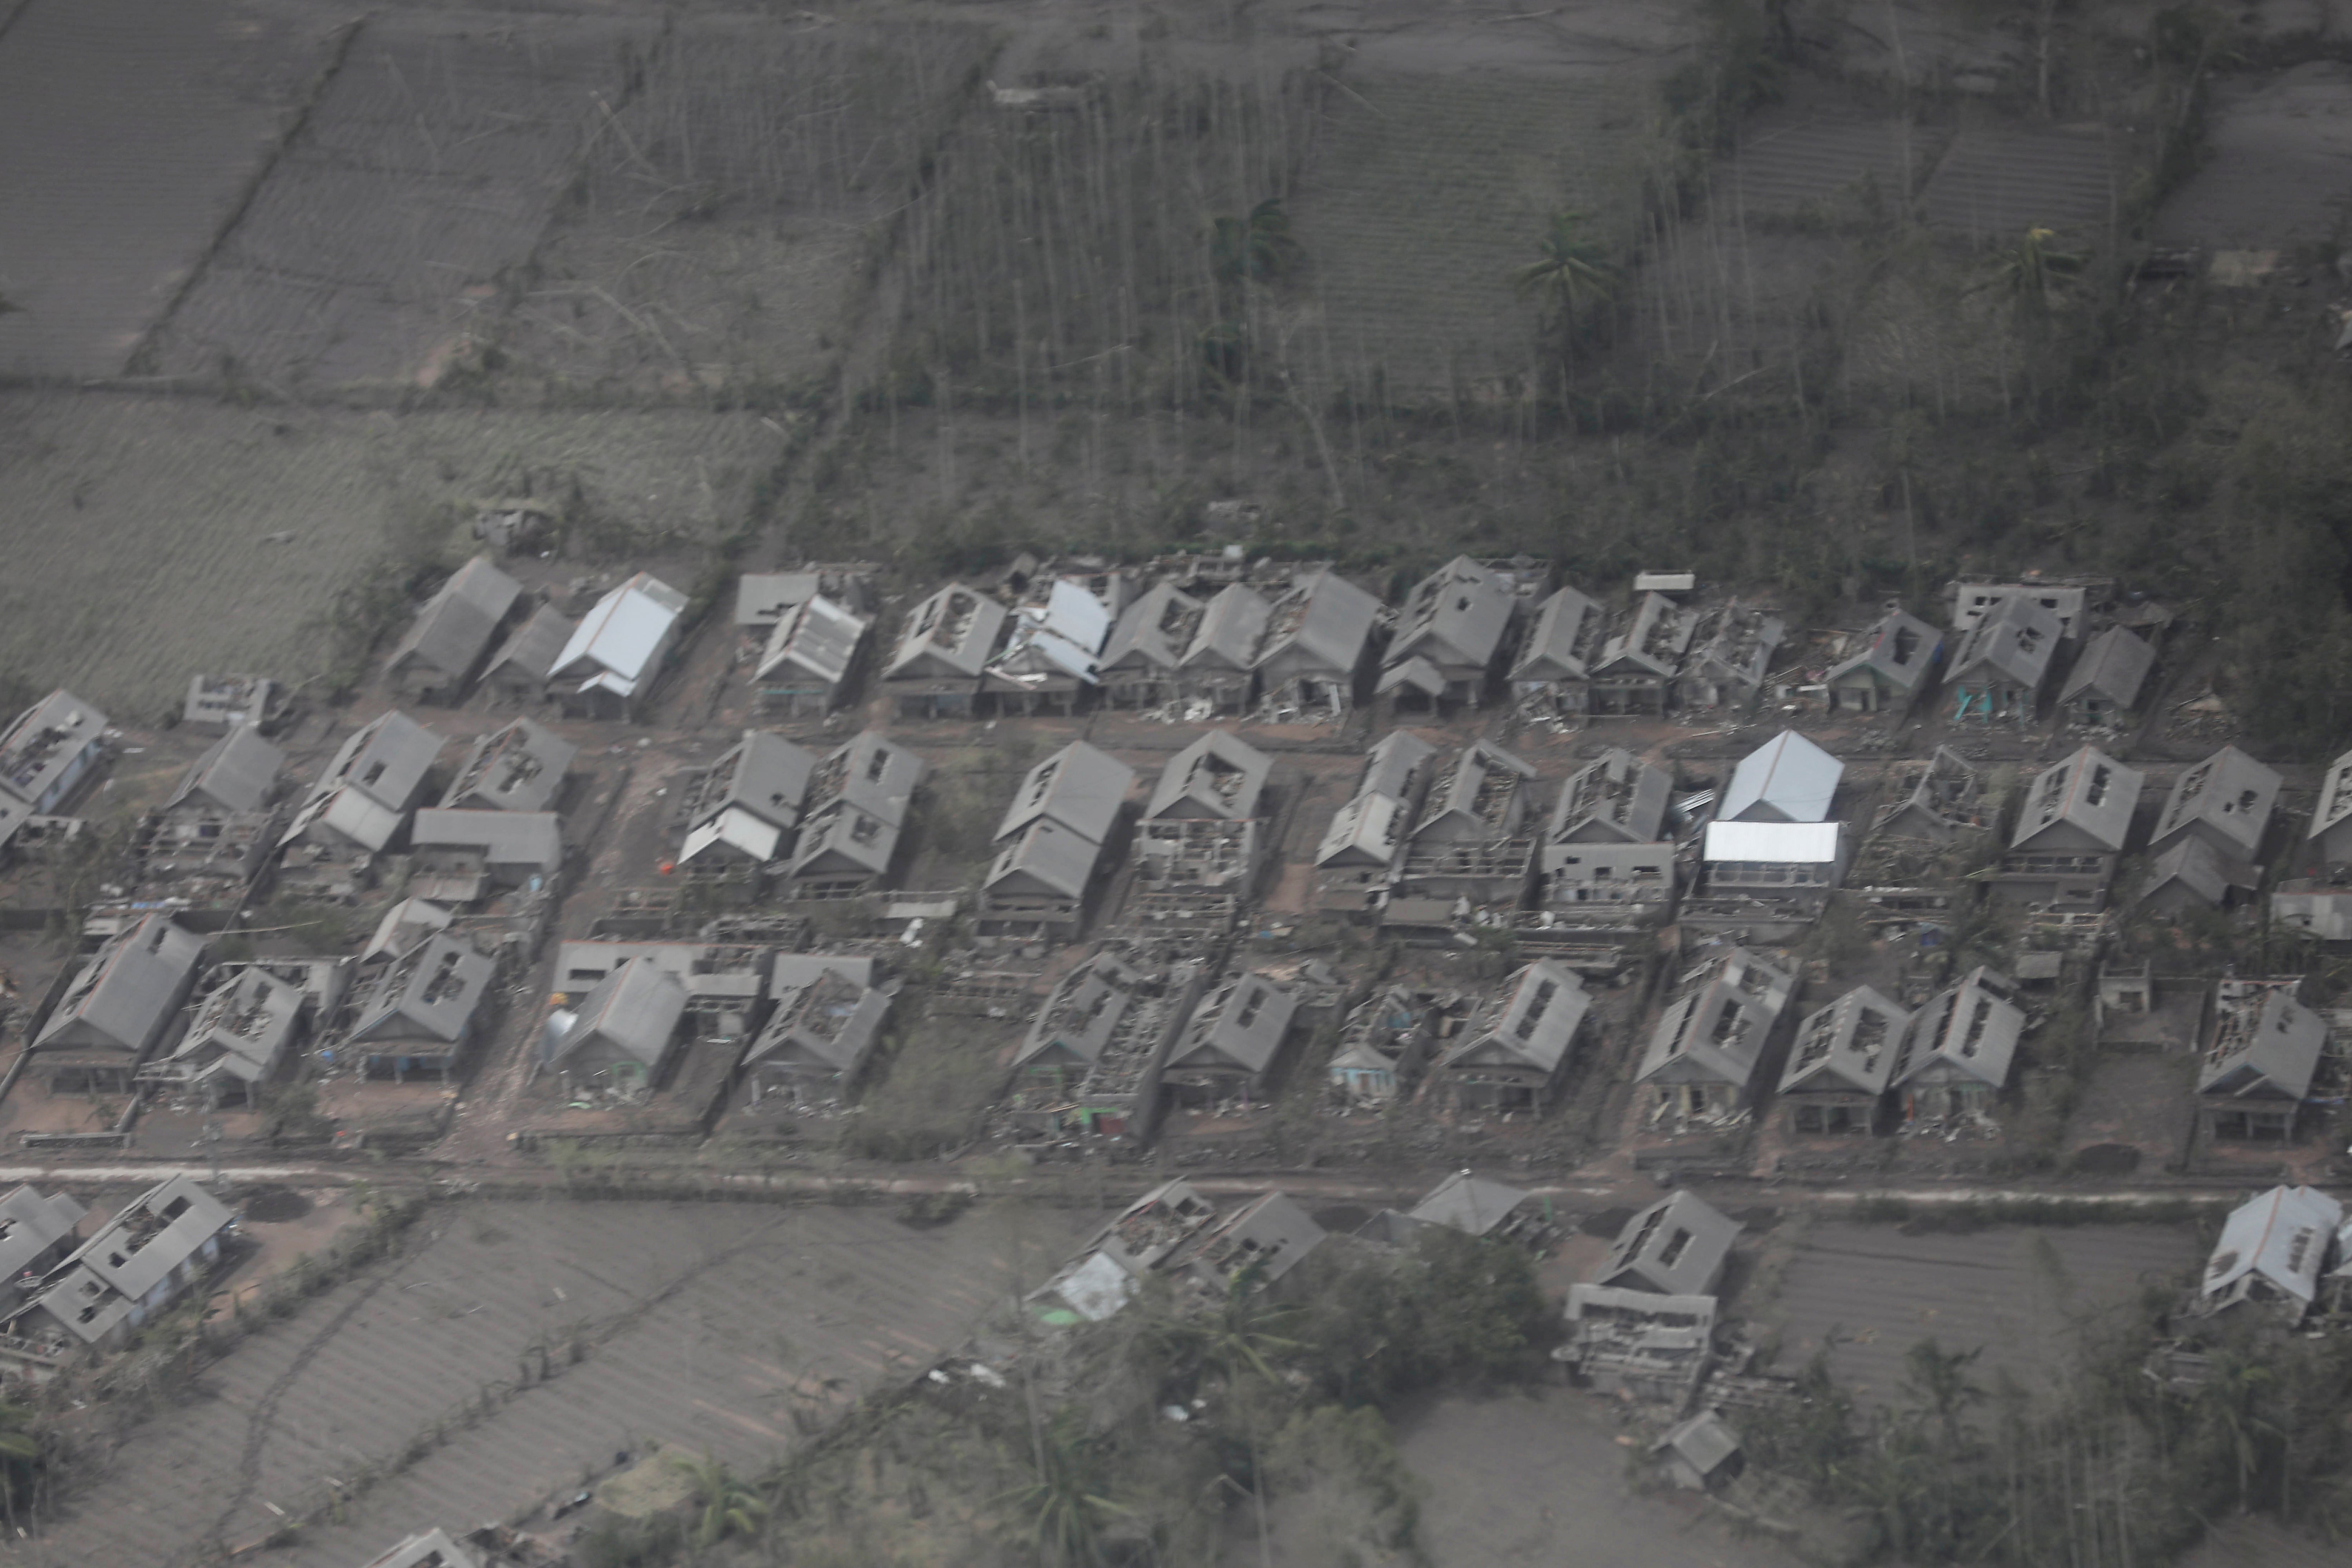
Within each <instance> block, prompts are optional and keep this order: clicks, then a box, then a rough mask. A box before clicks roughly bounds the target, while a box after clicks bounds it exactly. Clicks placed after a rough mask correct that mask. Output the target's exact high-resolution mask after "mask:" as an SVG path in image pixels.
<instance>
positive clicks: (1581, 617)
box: [1510, 588, 1609, 719]
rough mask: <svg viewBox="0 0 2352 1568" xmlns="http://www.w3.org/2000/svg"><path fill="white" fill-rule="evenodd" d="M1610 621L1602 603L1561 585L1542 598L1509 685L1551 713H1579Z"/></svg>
mask: <svg viewBox="0 0 2352 1568" xmlns="http://www.w3.org/2000/svg"><path fill="white" fill-rule="evenodd" d="M1608 626H1609V617H1608V616H1605V615H1603V614H1602V613H1601V606H1600V605H1599V604H1597V603H1596V602H1594V601H1593V599H1592V598H1591V596H1590V595H1586V594H1583V593H1581V592H1580V591H1578V590H1577V589H1574V588H1562V589H1560V590H1559V592H1558V593H1556V594H1554V595H1552V596H1551V597H1550V598H1549V599H1546V600H1545V601H1544V602H1543V607H1542V608H1541V609H1539V610H1538V611H1537V612H1536V620H1535V625H1534V626H1533V627H1531V628H1530V629H1529V630H1528V637H1527V641H1526V643H1525V644H1524V645H1522V647H1520V649H1519V657H1518V658H1517V662H1515V663H1514V664H1513V665H1512V666H1511V673H1510V686H1511V690H1512V691H1513V692H1514V693H1515V694H1517V698H1518V700H1519V701H1520V703H1521V704H1522V705H1523V706H1526V707H1529V708H1532V709H1533V710H1535V711H1536V712H1538V713H1540V714H1544V715H1547V716H1549V717H1552V718H1559V719H1572V718H1577V717H1580V716H1581V715H1582V714H1583V712H1584V710H1585V709H1586V707H1587V706H1588V705H1589V704H1590V702H1591V672H1592V665H1593V662H1594V661H1595V660H1596V659H1598V658H1600V655H1601V644H1602V642H1603V641H1605V640H1606V637H1607V632H1608Z"/></svg>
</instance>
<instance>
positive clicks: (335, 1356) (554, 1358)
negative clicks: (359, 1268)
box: [18, 1201, 1087, 1568]
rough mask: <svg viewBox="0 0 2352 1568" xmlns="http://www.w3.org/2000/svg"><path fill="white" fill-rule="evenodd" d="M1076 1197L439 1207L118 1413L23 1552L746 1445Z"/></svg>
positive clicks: (291, 1554) (331, 1552) (132, 1565)
mask: <svg viewBox="0 0 2352 1568" xmlns="http://www.w3.org/2000/svg"><path fill="white" fill-rule="evenodd" d="M1086 1219H1087V1216H1085V1215H1079V1214H1077V1213H1076V1212H1075V1211H1042V1212H1040V1211H1030V1210H1021V1211H1003V1212H991V1213H981V1214H975V1215H967V1216H966V1217H964V1218H962V1219H961V1220H958V1221H956V1222H955V1223H953V1224H952V1225H949V1226H942V1227H940V1228H936V1229H924V1230H916V1229H910V1228H908V1227H907V1226H902V1225H900V1224H898V1222H897V1221H896V1220H894V1219H892V1218H891V1217H890V1216H889V1215H888V1214H887V1212H883V1211H879V1210H870V1209H866V1210H861V1209H841V1208H831V1207H824V1208H787V1209H779V1208H773V1207H769V1206H766V1205H720V1204H714V1205H694V1204H638V1203H593V1204H580V1203H569V1202H562V1201H552V1202H547V1203H527V1202H524V1203H505V1202H483V1203H471V1204H465V1205H450V1206H448V1207H446V1208H441V1209H436V1211H435V1212H434V1213H433V1214H432V1215H428V1216H427V1219H426V1221H425V1223H426V1224H427V1225H428V1226H431V1230H430V1233H429V1234H428V1235H427V1236H425V1237H424V1238H422V1239H421V1240H420V1241H419V1242H418V1243H416V1244H415V1245H413V1246H412V1247H410V1248H409V1250H408V1251H407V1252H406V1253H404V1255H403V1256H402V1257H400V1258H397V1259H395V1260H394V1261H392V1262H390V1263H387V1264H385V1265H383V1266H381V1267H380V1268H378V1269H376V1270H374V1271H372V1272H370V1273H369V1274H367V1275H365V1276H364V1277H362V1278H360V1279H354V1280H352V1281H351V1282H349V1283H346V1284H344V1285H342V1286H340V1287H338V1288H337V1289H334V1290H332V1291H331V1292H328V1293H327V1294H325V1295H323V1296H321V1297H320V1298H318V1299H316V1300H313V1301H311V1302H310V1304H308V1305H307V1306H306V1307H305V1308H303V1310H301V1311H299V1312H298V1313H297V1314H295V1315H294V1316H293V1317H291V1318H289V1319H288V1320H286V1321H283V1322H281V1323H278V1324H276V1325H274V1326H272V1327H270V1328H268V1329H267V1330H264V1331H261V1332H260V1333H259V1334H257V1336H255V1337H254V1338H253V1339H251V1340H249V1341H247V1342H246V1343H245V1344H244V1345H242V1346H240V1347H239V1348H238V1349H237V1350H236V1352H234V1353H232V1354H231V1355H230V1356H229V1357H227V1358H226V1360H224V1361H223V1362H221V1363H218V1364H217V1365H215V1367H213V1368H211V1369H210V1370H209V1371H208V1372H207V1373H205V1379H204V1383H205V1394H208V1395H209V1397H205V1398H202V1399H199V1400H197V1401H195V1402H193V1403H190V1404H187V1405H181V1406H178V1407H176V1408H173V1409H171V1410H168V1411H166V1412H165V1413H163V1414H162V1415H158V1416H156V1417H154V1418H153V1419H152V1420H151V1421H149V1422H148V1423H147V1424H146V1425H144V1426H142V1427H140V1428H139V1429H138V1430H137V1431H135V1432H134V1433H133V1434H132V1435H131V1437H130V1439H129V1440H128V1441H127V1442H126V1443H124V1444H123V1445H122V1447H121V1448H120V1449H118V1450H117V1451H116V1453H115V1454H114V1456H113V1457H112V1459H111V1461H110V1464H109V1466H108V1468H107V1473H106V1474H105V1475H104V1476H103V1477H100V1478H95V1479H93V1484H92V1486H91V1488H90V1489H89V1490H88V1491H87V1492H85V1493H84V1494H83V1506H82V1507H81V1508H79V1510H76V1511H74V1512H73V1513H71V1514H70V1515H69V1516H68V1517H67V1518H65V1519H63V1520H62V1521H58V1523H56V1524H55V1525H54V1526H52V1527H51V1528H50V1529H48V1530H47V1531H45V1532H44V1533H43V1535H42V1536H41V1537H40V1539H38V1540H37V1541H36V1542H30V1543H28V1544H26V1545H24V1546H20V1547H19V1549H18V1561H21V1562H24V1563H26V1564H28V1565H29V1568H66V1565H68V1564H71V1565H73V1568H179V1565H181V1564H185V1563H193V1562H195V1561H198V1560H201V1559H203V1558H204V1557H205V1552H207V1551H209V1550H211V1549H212V1548H214V1547H215V1545H221V1544H225V1545H236V1544H239V1543H242V1542H250V1541H253V1540H254V1539H256V1538H258V1537H261V1536H265V1535H268V1533H269V1532H270V1531H272V1529H273V1527H274V1526H275V1525H276V1524H277V1523H278V1514H276V1513H275V1512H273V1511H272V1509H271V1506H270V1505H272V1504H274V1505H276V1507H277V1508H279V1509H284V1510H288V1511H289V1513H301V1512H307V1511H308V1510H310V1509H311V1508H312V1507H314V1506H318V1505H320V1504H322V1503H323V1502H325V1501H326V1495H327V1494H326V1491H325V1488H326V1485H327V1479H328V1478H334V1479H336V1480H338V1481H341V1482H348V1481H350V1479H352V1477H353V1476H355V1475H357V1474H358V1473H360V1472H361V1470H362V1468H366V1467H369V1466H371V1465H376V1464H381V1463H383V1462H384V1461H387V1460H397V1459H398V1458H400V1457H401V1456H403V1455H404V1454H410V1455H411V1462H410V1463H408V1464H407V1465H405V1466H404V1467H403V1468H396V1469H395V1470H394V1473H392V1474H390V1475H388V1476H387V1477H386V1478H385V1479H383V1480H382V1481H381V1482H380V1483H379V1484H377V1485H376V1486H375V1487H374V1488H373V1489H371V1490H368V1491H366V1492H365V1493H363V1494H362V1495H361V1496H359V1497H357V1498H356V1499H353V1500H349V1501H347V1502H346V1503H345V1504H344V1506H343V1507H342V1508H341V1510H338V1512H339V1517H340V1522H331V1523H327V1522H322V1523H320V1524H319V1525H317V1526H315V1527H313V1528H310V1529H306V1530H305V1531H302V1532H301V1534H300V1536H299V1539H297V1540H295V1541H293V1542H288V1543H286V1544H282V1545H279V1546H277V1547H273V1548H270V1549H268V1550H266V1551H261V1552H254V1553H252V1554H250V1556H249V1557H248V1559H247V1560H248V1561H252V1562H256V1563H268V1564H270V1565H272V1568H310V1565H312V1564H316V1565H318V1568H341V1565H343V1564H348V1563H358V1562H363V1561H365V1560H366V1559H367V1558H369V1557H370V1556H372V1555H373V1553H374V1552H380V1551H382V1550H383V1547H384V1546H386V1545H388V1544H389V1543H391V1542H394V1541H397V1540H399V1539H400V1538H401V1537H402V1536H403V1535H404V1534H406V1533H407V1532H409V1531H413V1530H417V1529H422V1528H425V1527H426V1526H428V1525H430V1524H433V1523H436V1522H446V1523H450V1524H453V1525H469V1524H472V1523H476V1522H478V1521H482V1520H486V1519H495V1518H500V1517H506V1516H510V1515H512V1514H515V1513H518V1512H520V1511H522V1510H525V1509H528V1508H529V1507H530V1506H531V1505H532V1504H534V1503H535V1502H537V1501H538V1500H541V1498H543V1497H546V1496H548V1495H550V1494H551V1493H553V1492H555V1491H557V1490H559V1489H570V1488H572V1487H576V1486H578V1485H579V1484H580V1483H581V1480H582V1479H583V1476H588V1475H592V1474H602V1473H604V1472H605V1471H606V1470H608V1469H609V1468H611V1466H612V1464H613V1459H614V1455H615V1454H616V1453H619V1452H622V1451H624V1450H626V1451H629V1452H632V1453H635V1454H643V1453H644V1452H645V1451H646V1445H648V1444H649V1443H653V1442H656V1441H658V1442H659V1443H661V1444H662V1445H663V1446H664V1447H674V1448H677V1449H678V1450H680V1451H682V1452H686V1453H690V1454H691V1453H699V1452H701V1451H703V1450H704V1449H706V1448H707V1449H708V1450H709V1451H710V1452H711V1453H712V1454H714V1455H716V1456H717V1457H718V1458H721V1459H722V1460H724V1461H726V1462H727V1463H728V1464H730V1465H731V1466H733V1467H735V1468H738V1469H739V1470H741V1469H755V1468H758V1467H760V1466H761V1465H763V1464H764V1463H766V1462H767V1461H768V1460H770V1459H772V1458H774V1457H775V1456H776V1455H778V1454H779V1453H780V1452H781V1451H782V1450H784V1449H786V1448H788V1447H792V1446H793V1444H794V1443H795V1442H796V1441H798V1433H799V1430H800V1428H799V1426H796V1425H795V1420H794V1416H795V1414H796V1413H797V1414H798V1415H800V1416H801V1417H802V1418H803V1421H806V1420H808V1419H809V1418H811V1417H814V1416H819V1415H829V1414H830V1413H832V1412H834V1411H836V1410H838V1409H839V1408H841V1407H842V1406H843V1405H845V1403H846V1402H847V1401H849V1400H850V1399H853V1398H854V1397H856V1395H858V1394H863V1393H864V1392H866V1390H868V1389H870V1388H873V1387H875V1386H877V1384H880V1383H882V1382H884V1381H886V1380H887V1379H890V1378H892V1377H898V1376H910V1375H912V1374H913V1373H915V1372H916V1371H918V1370H919V1368H920V1366H921V1365H922V1363H924V1362H925V1361H927V1360H929V1358H931V1357H933V1356H935V1355H937V1354H938V1353H940V1352H941V1351H943V1350H945V1349H947V1348H949V1347H950V1346H951V1345H952V1344H953V1343H954V1342H956V1341H957V1340H959V1339H960V1338H961V1335H962V1333H963V1332H964V1331H966V1330H967V1329H968V1328H969V1327H970V1326H971V1324H972V1323H973V1322H974V1321H976V1320H977V1319H979V1318H980V1317H981V1316H982V1313H983V1312H984V1311H985V1310H987V1309H988V1308H989V1306H990V1305H991V1304H992V1302H994V1301H997V1300H1002V1299H1003V1295H1004V1294H1005V1292H1006V1291H1007V1290H1008V1289H1013V1288H1014V1287H1015V1286H1016V1285H1017V1284H1021V1283H1025V1282H1027V1281H1032V1280H1035V1279H1042V1278H1043V1273H1042V1270H1044V1269H1045V1268H1050V1267H1051V1266H1052V1265H1053V1264H1054V1263H1055V1262H1058V1261H1059V1259H1060V1258H1061V1256H1062V1255H1063V1253H1064V1252H1065V1251H1066V1247H1068V1245H1070V1244H1071V1243H1072V1242H1073V1241H1074V1240H1075V1239H1076V1235H1077V1233H1078V1232H1079V1231H1080V1230H1081V1229H1082V1228H1083V1226H1084V1224H1085V1223H1086ZM575 1339H577V1340H579V1341H581V1342H583V1343H584V1344H585V1345H586V1346H587V1347H588V1348H587V1351H586V1353H585V1355H584V1357H583V1359H581V1360H579V1361H578V1362H577V1363H572V1362H571V1361H570V1359H569V1357H570V1352H569V1346H570V1345H571V1343H572V1342H573V1341H574V1340H575ZM541 1345H545V1346H550V1347H552V1348H553V1354H552V1355H551V1363H550V1375H548V1376H546V1377H545V1378H544V1380H541V1378H540V1377H539V1375H538V1373H537V1369H538V1367H539V1365H540V1363H539V1358H538V1356H537V1353H536V1347H539V1346H541ZM526 1366H528V1367H529V1368H530V1369H531V1371H530V1375H528V1376H527V1377H526V1376H521V1375H520V1374H521V1373H522V1370H523V1369H524V1368H525V1367H526ZM519 1381H520V1382H521V1383H522V1384H524V1386H520V1387H518V1386H517V1384H518V1382H519ZM485 1391H488V1405H487V1413H485V1406H484V1401H483V1395H484V1393H485ZM468 1405H472V1406H474V1407H475V1409H474V1414H473V1415H472V1416H471V1417H470V1418H468V1419H464V1420H461V1419H459V1416H460V1415H461V1413H462V1412H464V1411H465V1410H466V1407H467V1406H468ZM436 1433H437V1434H438V1436H437V1437H436ZM420 1439H422V1441H420ZM413 1444H414V1445H415V1446H416V1448H415V1450H412V1447H411V1446H412V1445H413Z"/></svg>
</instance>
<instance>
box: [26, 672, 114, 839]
mask: <svg viewBox="0 0 2352 1568" xmlns="http://www.w3.org/2000/svg"><path fill="white" fill-rule="evenodd" d="M105 733H106V715H105V714H103V713H101V712H100V711H99V710H97V709H95V708H93V707H91V706H90V705H89V703H87V702H84V701H83V700H81V699H80V698H79V697H76V696H75V695H74V694H73V693H72V692H70V691H68V690H67V689H65V688H64V687H62V686H61V687H59V688H58V689H56V690H55V691H52V692H50V693H49V694H48V695H47V697H44V698H42V699H41V700H39V701H38V702H36V703H34V704H33V705H32V706H31V707H30V708H27V709H26V710H24V711H23V712H22V713H19V714H18V715H16V722H15V723H13V724H10V725H9V726H8V730H7V732H6V733H5V734H0V795H14V796H16V798H17V799H18V800H20V801H22V802H24V803H25V804H26V805H28V806H30V807H32V808H33V809H34V810H36V811H46V810H47V809H48V804H49V803H48V802H47V800H46V798H45V797H46V796H47V795H49V793H50V792H51V791H52V790H54V789H56V787H57V785H58V781H59V780H60V779H61V778H63V777H64V776H65V774H67V773H68V772H70V771H71V770H72V768H73V766H74V764H75V763H78V762H79V761H80V759H81V756H82V753H83V752H87V751H88V750H89V748H90V747H92V746H94V745H96V744H98V742H99V741H100V738H101V737H102V736H104V735H105Z"/></svg>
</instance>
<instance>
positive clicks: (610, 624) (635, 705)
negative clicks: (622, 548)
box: [548, 572, 687, 719]
mask: <svg viewBox="0 0 2352 1568" xmlns="http://www.w3.org/2000/svg"><path fill="white" fill-rule="evenodd" d="M686 605H687V597H686V595H684V594H681V593H679V592H678V591H677V589H675V588H673V587H671V586H670V585H669V584H667V583H665V582H663V581H662V580H661V579H660V578H658V577H656V576H654V575H653V574H650V573H646V572H640V573H638V574H636V575H635V576H633V577H631V578H630V579H629V580H628V581H626V582H625V583H623V584H620V585H619V586H618V587H616V588H614V589H613V590H612V591H611V592H609V593H607V594H606V595H604V597H603V598H601V599H599V600H597V601H596V604H595V605H594V607H593V608H592V609H590V610H589V612H588V613H587V614H586V615H585V616H582V617H581V620H580V624H579V626H576V627H574V628H573V629H572V636H571V637H570V638H569V639H568V640H566V641H565V643H564V645H563V647H562V650H561V651H559V652H558V653H557V654H556V656H555V666H554V668H552V669H551V670H550V671H549V673H548V681H549V687H550V694H551V696H553V697H554V698H555V699H556V700H559V701H560V702H562V705H563V711H564V712H565V713H566V714H568V715H570V716H571V717H572V718H574V719H626V718H630V717H632V716H634V715H635V713H637V712H638V711H639V710H641V709H642V708H643V707H644V704H645V700H646V697H647V696H648V695H649V694H650V693H651V692H652V690H653V686H654V682H655V680H656V679H657V678H658V677H659V676H660V674H661V670H662V665H663V663H664V662H665V661H666V660H667V658H669V654H670V649H671V648H673V647H676V646H677V624H678V620H679V618H680V617H681V616H684V615H685V614H686Z"/></svg>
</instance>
